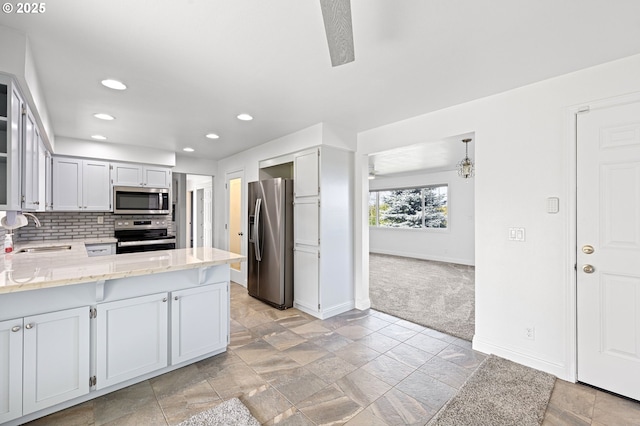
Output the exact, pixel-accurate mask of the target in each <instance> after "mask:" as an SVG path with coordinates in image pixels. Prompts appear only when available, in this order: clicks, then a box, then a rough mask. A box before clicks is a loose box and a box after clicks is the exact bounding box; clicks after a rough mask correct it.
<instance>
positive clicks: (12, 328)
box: [11, 325, 21, 333]
mask: <svg viewBox="0 0 640 426" xmlns="http://www.w3.org/2000/svg"><path fill="white" fill-rule="evenodd" d="M20 328H21V327H20V326H19V325H16V326H13V327H11V331H13V332H14V333H16V332H18V331H20Z"/></svg>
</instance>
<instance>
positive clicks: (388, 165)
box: [369, 133, 475, 177]
mask: <svg viewBox="0 0 640 426" xmlns="http://www.w3.org/2000/svg"><path fill="white" fill-rule="evenodd" d="M474 138H475V135H474V134H473V133H467V134H464V135H458V136H452V137H449V138H445V139H441V140H436V141H424V142H420V143H416V144H413V145H408V146H403V147H400V148H395V149H390V150H387V151H382V152H377V153H375V154H371V155H369V173H371V172H373V173H374V174H375V175H376V177H386V176H387V177H388V176H393V175H399V174H406V173H412V174H415V173H416V172H429V173H434V172H441V171H448V170H455V169H456V165H457V164H458V163H459V162H460V161H461V160H462V159H463V158H464V156H465V144H464V143H462V140H463V139H471V141H470V142H469V143H468V144H469V157H470V158H471V160H472V161H474V153H475V143H474ZM474 163H475V161H474Z"/></svg>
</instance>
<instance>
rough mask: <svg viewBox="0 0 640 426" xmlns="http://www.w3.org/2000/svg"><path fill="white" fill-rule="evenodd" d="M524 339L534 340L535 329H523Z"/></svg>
mask: <svg viewBox="0 0 640 426" xmlns="http://www.w3.org/2000/svg"><path fill="white" fill-rule="evenodd" d="M524 337H525V338H526V339H529V340H536V328H535V327H534V326H529V327H525V328H524Z"/></svg>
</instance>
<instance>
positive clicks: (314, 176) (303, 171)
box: [293, 148, 320, 198]
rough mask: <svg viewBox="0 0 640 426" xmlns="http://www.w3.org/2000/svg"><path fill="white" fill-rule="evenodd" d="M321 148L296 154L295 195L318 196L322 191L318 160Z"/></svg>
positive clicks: (298, 196) (297, 196)
mask: <svg viewBox="0 0 640 426" xmlns="http://www.w3.org/2000/svg"><path fill="white" fill-rule="evenodd" d="M319 157H320V148H314V149H312V150H309V151H304V152H301V153H299V154H296V156H295V159H294V166H293V167H294V174H295V177H294V180H293V194H294V197H296V198H300V197H317V196H318V193H319V192H320V182H319V175H318V160H319Z"/></svg>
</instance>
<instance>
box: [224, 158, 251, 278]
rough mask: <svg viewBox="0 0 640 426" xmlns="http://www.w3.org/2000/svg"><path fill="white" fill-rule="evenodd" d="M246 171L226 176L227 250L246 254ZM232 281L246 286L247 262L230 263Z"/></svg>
mask: <svg viewBox="0 0 640 426" xmlns="http://www.w3.org/2000/svg"><path fill="white" fill-rule="evenodd" d="M245 186H246V183H245V182H244V171H243V170H239V171H235V172H230V173H227V174H226V176H225V189H226V191H227V197H226V202H227V208H226V223H225V232H226V241H227V250H228V251H230V252H232V253H236V254H240V255H243V256H244V255H245V254H246V248H245V246H246V239H245V237H244V234H245V233H244V226H245V225H244V222H245V213H246V208H245V200H244V199H245V198H246V197H245V195H244V188H245ZM230 267H231V281H235V282H237V283H239V284H241V285H244V286H245V287H246V285H247V284H246V273H245V268H246V262H236V263H232V264H231V265H230Z"/></svg>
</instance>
